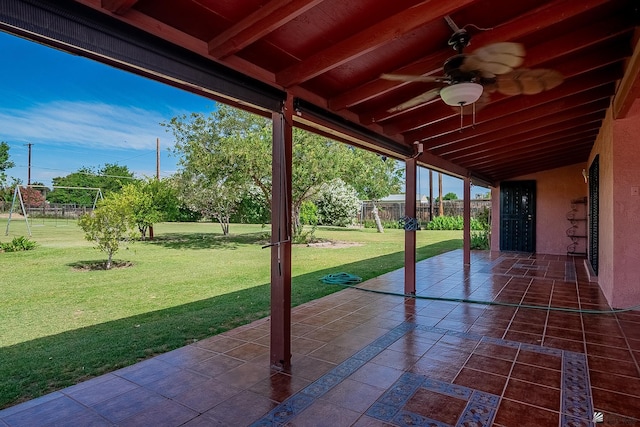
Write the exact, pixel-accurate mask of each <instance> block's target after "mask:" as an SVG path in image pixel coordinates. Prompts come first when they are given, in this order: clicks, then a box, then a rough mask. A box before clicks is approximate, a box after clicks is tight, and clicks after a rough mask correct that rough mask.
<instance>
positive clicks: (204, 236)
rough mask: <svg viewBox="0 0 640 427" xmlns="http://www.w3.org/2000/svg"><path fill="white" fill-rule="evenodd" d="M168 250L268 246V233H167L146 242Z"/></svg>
mask: <svg viewBox="0 0 640 427" xmlns="http://www.w3.org/2000/svg"><path fill="white" fill-rule="evenodd" d="M144 243H146V244H151V245H160V246H164V247H166V248H168V249H236V248H237V247H238V245H254V244H255V245H266V244H267V243H269V233H268V232H257V233H243V234H229V235H227V236H224V235H223V234H221V233H165V234H161V235H159V236H156V237H154V239H153V240H147V241H146V242H144Z"/></svg>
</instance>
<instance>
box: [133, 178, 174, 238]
mask: <svg viewBox="0 0 640 427" xmlns="http://www.w3.org/2000/svg"><path fill="white" fill-rule="evenodd" d="M120 197H123V198H124V199H125V201H126V203H128V204H129V207H130V209H131V214H132V215H133V221H134V223H135V224H136V226H137V227H138V231H139V232H140V235H141V237H142V240H144V239H145V238H146V235H147V230H148V229H149V228H150V227H152V226H153V224H155V223H158V222H161V221H166V220H167V219H168V218H172V217H175V216H176V215H177V214H178V209H179V202H178V198H177V197H176V195H175V192H174V190H173V188H171V187H170V185H169V184H168V182H167V181H158V180H157V179H155V178H148V179H146V180H142V181H137V182H134V183H129V184H127V185H125V186H124V187H122V190H121V191H120Z"/></svg>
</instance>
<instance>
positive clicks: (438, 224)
mask: <svg viewBox="0 0 640 427" xmlns="http://www.w3.org/2000/svg"><path fill="white" fill-rule="evenodd" d="M463 226H464V221H463V219H462V216H460V215H457V216H446V215H444V216H437V217H435V218H434V219H433V221H431V222H430V223H429V224H427V229H428V230H462V228H463ZM471 229H472V230H488V229H489V225H488V223H485V222H484V221H482V220H479V219H476V218H471Z"/></svg>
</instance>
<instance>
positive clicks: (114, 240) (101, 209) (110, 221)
mask: <svg viewBox="0 0 640 427" xmlns="http://www.w3.org/2000/svg"><path fill="white" fill-rule="evenodd" d="M78 225H79V226H80V227H81V228H82V230H84V232H85V239H87V240H89V241H90V242H94V243H95V244H96V248H97V249H100V250H101V251H103V252H106V254H107V257H108V258H107V263H106V267H105V268H106V269H107V270H109V269H110V268H111V266H112V263H113V255H114V254H115V253H116V252H118V249H120V245H122V244H126V243H127V242H129V241H132V240H135V239H136V238H137V236H138V234H137V231H136V224H135V221H134V219H133V215H132V211H131V203H129V200H128V199H127V198H126V197H122V196H121V195H120V194H118V193H116V194H113V195H112V196H109V197H108V198H107V199H105V200H104V201H102V202H101V203H100V205H99V206H98V207H97V208H96V209H95V210H94V211H93V212H91V213H87V214H85V215H83V216H82V217H80V220H79V221H78Z"/></svg>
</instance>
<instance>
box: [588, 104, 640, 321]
mask: <svg viewBox="0 0 640 427" xmlns="http://www.w3.org/2000/svg"><path fill="white" fill-rule="evenodd" d="M597 154H599V155H600V192H599V194H600V223H599V224H600V232H599V240H600V248H599V264H598V268H599V272H598V283H599V284H600V287H601V288H602V291H603V292H604V294H605V296H606V297H607V300H608V301H609V304H611V306H613V307H621V308H625V307H630V306H634V305H639V304H640V194H638V193H640V100H636V101H635V103H634V104H633V106H632V107H631V109H630V111H629V113H628V114H627V116H626V117H625V118H624V119H618V120H613V118H612V117H611V115H610V114H608V115H607V118H606V119H605V124H604V126H603V128H602V130H601V133H600V135H599V137H598V141H597V143H596V144H595V146H594V148H593V150H592V153H591V156H590V160H591V159H593V158H594V157H595V156H596V155H597Z"/></svg>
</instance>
